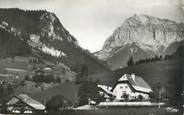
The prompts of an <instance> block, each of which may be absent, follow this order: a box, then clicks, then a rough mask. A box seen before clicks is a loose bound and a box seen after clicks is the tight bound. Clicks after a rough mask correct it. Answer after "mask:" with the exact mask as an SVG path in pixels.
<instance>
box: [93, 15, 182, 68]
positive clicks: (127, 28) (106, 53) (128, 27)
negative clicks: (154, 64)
mask: <svg viewBox="0 0 184 115" xmlns="http://www.w3.org/2000/svg"><path fill="white" fill-rule="evenodd" d="M183 39H184V24H182V23H176V22H174V21H170V20H167V19H159V18H156V17H152V16H147V15H134V16H132V17H130V18H128V19H126V20H125V21H124V23H122V25H121V26H120V27H118V28H117V29H116V30H115V31H114V33H113V34H112V35H111V36H110V37H109V38H108V39H107V40H106V41H105V43H104V46H103V48H102V50H101V51H99V52H96V53H95V55H96V56H98V57H99V58H100V59H102V60H106V61H108V62H110V64H111V65H112V66H113V63H118V62H120V63H121V62H122V60H125V61H124V62H122V63H121V64H119V65H118V66H115V68H119V67H120V66H124V65H125V64H126V61H127V58H128V57H129V56H130V55H133V56H134V59H135V60H138V59H142V58H147V57H150V56H154V55H164V54H166V53H173V52H169V51H167V52H166V50H167V48H168V47H169V46H170V45H171V44H173V43H174V42H180V41H181V40H183ZM128 47H129V48H128ZM125 48H126V49H127V50H126V51H124V52H122V50H125ZM141 50H142V51H141ZM138 51H139V55H140V53H141V52H142V54H144V56H137V55H136V52H138ZM172 51H174V50H172ZM120 52H121V55H123V53H125V52H129V53H128V55H129V56H128V57H127V56H125V57H121V60H117V61H115V62H114V61H112V60H114V59H113V58H114V57H116V58H117V56H116V55H119V56H120V54H118V53H120ZM119 58H120V57H119Z"/></svg>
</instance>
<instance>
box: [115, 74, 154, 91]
mask: <svg viewBox="0 0 184 115" xmlns="http://www.w3.org/2000/svg"><path fill="white" fill-rule="evenodd" d="M122 81H128V82H129V83H130V85H132V87H133V88H134V89H135V90H137V91H141V92H146V93H150V92H152V89H151V87H150V86H149V85H148V84H147V83H146V82H145V81H144V80H143V79H142V78H141V77H139V76H136V75H134V74H131V75H130V74H124V75H123V76H122V77H121V78H120V79H119V80H118V82H122Z"/></svg>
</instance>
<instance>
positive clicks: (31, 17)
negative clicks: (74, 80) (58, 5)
mask: <svg viewBox="0 0 184 115" xmlns="http://www.w3.org/2000/svg"><path fill="white" fill-rule="evenodd" d="M0 32H1V33H2V34H0V44H2V45H1V46H0V50H1V52H0V57H8V56H17V55H23V56H24V55H34V54H35V53H36V55H37V56H38V57H41V58H44V59H48V60H51V61H54V62H63V63H64V64H65V65H67V66H69V67H70V68H71V69H73V70H76V71H77V70H78V69H79V68H80V66H81V65H83V64H85V65H87V66H88V67H89V72H90V73H96V72H99V71H108V68H107V67H106V65H104V64H103V62H101V61H99V60H98V59H96V58H95V57H93V55H92V54H90V53H89V52H87V51H86V50H84V49H82V48H81V47H80V46H79V45H78V43H77V40H76V39H75V38H74V37H73V36H72V35H71V34H70V33H69V32H68V31H67V30H66V29H65V28H64V27H63V25H62V24H61V23H60V21H59V19H58V18H57V16H56V15H55V14H53V13H51V12H47V11H43V10H40V11H24V10H20V9H0ZM15 41H16V43H15ZM13 42H14V43H13ZM18 43H19V45H17V44H18ZM10 44H11V45H10ZM15 47H16V48H15ZM20 49H26V50H25V51H24V50H20ZM7 51H8V52H7ZM2 52H3V53H2ZM96 68H97V69H96ZM98 69H99V70H98Z"/></svg>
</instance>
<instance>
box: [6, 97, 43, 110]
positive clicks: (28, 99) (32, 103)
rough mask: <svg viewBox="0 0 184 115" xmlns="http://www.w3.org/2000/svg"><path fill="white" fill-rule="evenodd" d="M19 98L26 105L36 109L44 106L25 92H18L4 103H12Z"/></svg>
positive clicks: (41, 108)
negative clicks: (18, 93)
mask: <svg viewBox="0 0 184 115" xmlns="http://www.w3.org/2000/svg"><path fill="white" fill-rule="evenodd" d="M19 100H21V101H22V102H24V103H26V104H27V105H29V106H31V107H33V108H34V109H36V110H44V109H45V106H44V105H42V104H41V103H40V102H38V101H36V100H34V99H32V98H31V97H29V96H28V95H26V94H20V95H18V96H14V97H13V98H11V99H10V100H9V101H8V102H7V103H6V104H7V105H14V104H16V103H17V102H18V101H19Z"/></svg>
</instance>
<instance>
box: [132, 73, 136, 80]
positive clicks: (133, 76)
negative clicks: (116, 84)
mask: <svg viewBox="0 0 184 115" xmlns="http://www.w3.org/2000/svg"><path fill="white" fill-rule="evenodd" d="M131 76H132V79H133V80H134V81H135V74H134V73H133V74H131Z"/></svg>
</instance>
